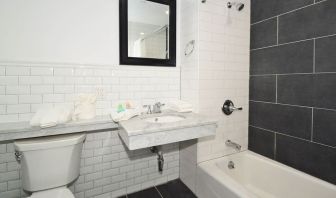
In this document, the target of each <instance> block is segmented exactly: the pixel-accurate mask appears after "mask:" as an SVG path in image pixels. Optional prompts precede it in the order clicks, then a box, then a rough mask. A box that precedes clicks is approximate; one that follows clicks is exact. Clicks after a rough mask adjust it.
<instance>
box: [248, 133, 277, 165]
mask: <svg viewBox="0 0 336 198" xmlns="http://www.w3.org/2000/svg"><path fill="white" fill-rule="evenodd" d="M274 136H275V133H273V132H269V131H265V130H261V129H258V128H255V127H252V126H250V127H249V136H248V140H249V145H248V149H249V150H251V151H254V152H256V153H259V154H261V155H263V156H266V157H268V158H271V159H274V144H275V142H274V141H275V139H274Z"/></svg>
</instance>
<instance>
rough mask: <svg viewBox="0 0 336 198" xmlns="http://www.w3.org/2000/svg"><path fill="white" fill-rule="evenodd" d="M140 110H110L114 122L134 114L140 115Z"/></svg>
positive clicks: (127, 118) (126, 118) (131, 116)
mask: <svg viewBox="0 0 336 198" xmlns="http://www.w3.org/2000/svg"><path fill="white" fill-rule="evenodd" d="M140 114H141V113H140V111H139V110H138V109H126V110H125V111H123V112H119V113H117V112H112V113H111V118H112V120H113V121H114V122H120V121H124V120H129V119H131V118H133V117H135V116H138V115H140Z"/></svg>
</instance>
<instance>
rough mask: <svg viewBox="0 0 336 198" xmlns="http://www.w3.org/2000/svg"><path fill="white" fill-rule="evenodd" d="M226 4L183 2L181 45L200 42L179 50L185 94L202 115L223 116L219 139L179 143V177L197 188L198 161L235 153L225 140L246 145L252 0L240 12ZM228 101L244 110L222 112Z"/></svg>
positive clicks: (224, 0) (219, 1)
mask: <svg viewBox="0 0 336 198" xmlns="http://www.w3.org/2000/svg"><path fill="white" fill-rule="evenodd" d="M227 2H228V1H227V0H207V1H206V2H205V3H202V2H201V1H193V0H185V1H182V2H181V10H183V11H182V14H183V15H182V17H181V24H182V25H184V26H183V27H184V28H182V29H181V49H184V47H185V45H186V44H187V42H189V41H190V40H195V41H196V45H195V50H194V52H193V54H191V55H190V56H188V57H185V55H184V53H183V54H181V56H182V58H181V98H182V99H183V100H186V101H189V102H191V103H193V104H194V105H195V110H196V111H198V112H199V113H203V114H206V115H210V116H216V117H217V118H218V120H219V122H218V128H217V134H216V136H215V137H209V138H203V139H199V140H198V141H197V144H196V142H183V143H182V144H181V150H180V156H181V160H180V178H181V180H182V181H183V182H184V183H185V184H186V185H187V186H188V187H189V188H190V189H191V190H193V191H194V192H195V184H196V174H195V172H196V166H197V163H200V162H203V161H206V160H211V159H214V158H218V157H221V156H224V155H228V154H231V153H234V152H236V151H235V150H234V149H233V148H229V147H227V146H226V145H225V141H226V140H227V139H231V140H232V141H235V142H237V143H239V144H240V145H242V149H243V150H246V149H247V140H248V93H249V90H248V89H249V34H250V24H249V21H250V1H249V0H242V2H243V3H244V4H245V8H244V10H242V11H241V12H238V11H237V10H236V9H234V8H232V9H230V10H229V9H227ZM226 99H231V100H232V101H233V102H234V103H235V105H236V106H241V107H243V111H241V112H234V113H233V114H232V115H231V116H226V115H224V114H223V113H222V111H221V107H222V105H223V103H224V101H225V100H226ZM193 143H194V144H193ZM186 156H188V157H186Z"/></svg>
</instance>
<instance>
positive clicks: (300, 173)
mask: <svg viewBox="0 0 336 198" xmlns="http://www.w3.org/2000/svg"><path fill="white" fill-rule="evenodd" d="M233 155H247V156H248V157H252V158H253V159H254V160H261V161H262V162H263V163H267V164H270V166H275V168H279V169H284V170H285V171H290V172H291V173H292V174H294V175H295V176H298V177H303V178H305V179H308V180H310V181H312V182H313V183H314V184H319V185H323V186H325V187H326V188H329V189H331V190H335V191H336V185H335V184H332V183H330V182H327V181H325V180H322V179H320V178H317V177H315V176H312V175H309V174H308V173H305V172H303V171H300V170H297V169H295V168H293V167H290V166H288V165H285V164H282V163H280V162H278V161H275V160H273V159H270V158H267V157H265V156H263V155H260V154H258V153H255V152H253V151H250V150H245V151H240V152H236V153H232V154H229V155H225V156H222V157H220V158H216V159H212V160H208V161H204V162H201V163H199V164H197V169H199V168H200V169H202V170H203V171H206V170H208V168H207V167H214V166H215V167H217V169H219V167H218V166H216V163H217V162H220V161H223V160H224V159H228V158H229V157H231V156H233ZM210 170H211V169H210ZM206 172H207V171H206ZM216 172H218V171H216ZM221 172H222V174H225V175H227V176H228V177H229V179H230V180H233V181H234V183H233V184H234V185H237V184H239V185H241V184H240V183H239V182H238V181H237V180H235V179H233V178H231V176H229V175H228V174H226V173H225V171H221ZM210 175H211V176H212V177H213V179H215V180H216V181H217V182H220V183H223V178H219V177H218V174H210ZM230 183H232V182H231V181H230ZM244 189H245V188H244Z"/></svg>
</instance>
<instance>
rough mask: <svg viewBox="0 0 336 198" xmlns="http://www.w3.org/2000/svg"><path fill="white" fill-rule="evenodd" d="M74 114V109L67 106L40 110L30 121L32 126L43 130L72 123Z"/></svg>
mask: <svg viewBox="0 0 336 198" xmlns="http://www.w3.org/2000/svg"><path fill="white" fill-rule="evenodd" d="M72 113H73V110H72V108H71V107H69V106H66V105H61V106H57V107H47V108H40V109H39V110H37V112H36V113H35V115H34V116H33V118H32V119H31V120H30V125H31V126H39V127H41V128H47V127H53V126H56V125H57V124H63V123H66V122H68V121H70V120H71V117H72Z"/></svg>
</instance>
